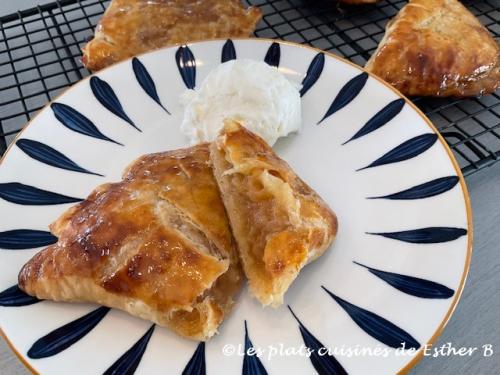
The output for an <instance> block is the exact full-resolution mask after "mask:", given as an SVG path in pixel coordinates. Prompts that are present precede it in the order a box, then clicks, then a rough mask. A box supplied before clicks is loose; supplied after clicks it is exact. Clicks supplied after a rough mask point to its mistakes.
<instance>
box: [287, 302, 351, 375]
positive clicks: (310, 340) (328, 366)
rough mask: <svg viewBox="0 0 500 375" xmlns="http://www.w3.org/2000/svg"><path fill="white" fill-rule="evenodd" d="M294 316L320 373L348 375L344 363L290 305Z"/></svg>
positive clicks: (312, 360) (315, 366)
mask: <svg viewBox="0 0 500 375" xmlns="http://www.w3.org/2000/svg"><path fill="white" fill-rule="evenodd" d="M288 309H289V310H290V312H291V313H292V315H293V317H294V318H295V319H296V320H297V323H299V329H300V334H301V335H302V339H303V340H304V344H305V345H306V347H307V348H309V350H310V351H311V356H310V357H309V359H310V360H311V362H312V365H313V366H314V368H315V369H316V371H317V372H318V374H319V375H347V371H346V370H344V368H343V367H342V365H341V364H340V363H339V361H337V360H336V359H335V357H334V356H333V355H332V354H330V353H328V348H326V347H325V346H324V345H323V344H322V343H321V342H320V341H319V340H318V339H317V338H316V337H314V336H313V335H312V333H311V332H309V330H308V329H307V328H306V327H305V326H304V325H303V324H302V322H301V321H300V320H299V318H297V315H295V313H294V312H293V310H292V308H291V307H290V306H288Z"/></svg>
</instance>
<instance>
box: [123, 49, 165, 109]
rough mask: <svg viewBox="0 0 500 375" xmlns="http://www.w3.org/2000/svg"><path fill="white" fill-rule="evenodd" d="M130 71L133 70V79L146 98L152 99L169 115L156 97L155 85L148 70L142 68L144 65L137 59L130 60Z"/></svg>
mask: <svg viewBox="0 0 500 375" xmlns="http://www.w3.org/2000/svg"><path fill="white" fill-rule="evenodd" d="M132 69H133V70H134V74H135V78H136V79H137V82H139V85H140V86H141V87H142V89H143V90H144V92H146V94H148V96H149V97H150V98H151V99H153V100H154V101H155V102H156V103H157V104H158V105H159V106H160V107H161V108H163V110H164V111H165V112H167V113H168V114H170V112H169V111H168V110H167V109H166V108H165V107H164V106H163V104H162V103H161V100H160V97H159V96H158V92H157V91H156V85H155V83H154V81H153V78H151V75H150V74H149V72H148V70H147V69H146V67H145V66H144V64H143V63H142V62H141V60H139V59H138V58H137V57H134V58H133V59H132Z"/></svg>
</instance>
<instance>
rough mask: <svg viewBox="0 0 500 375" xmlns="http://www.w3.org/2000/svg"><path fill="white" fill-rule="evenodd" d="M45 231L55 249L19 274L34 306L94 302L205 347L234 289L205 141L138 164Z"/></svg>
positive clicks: (237, 276) (232, 258)
mask: <svg viewBox="0 0 500 375" xmlns="http://www.w3.org/2000/svg"><path fill="white" fill-rule="evenodd" d="M50 228H51V231H52V233H54V234H55V235H56V236H57V237H58V242H57V243H56V244H54V245H52V246H49V247H48V248H46V249H45V250H43V251H41V252H40V253H38V254H37V255H35V256H34V257H33V258H32V259H31V260H30V261H29V262H28V263H27V264H26V265H25V266H24V267H23V269H22V270H21V272H20V274H19V285H20V287H21V289H23V290H24V291H25V292H27V293H28V294H30V295H33V296H36V297H38V298H40V299H51V300H56V301H70V302H79V301H87V302H96V303H99V304H102V305H105V306H109V307H113V308H118V309H121V310H125V311H127V312H129V313H130V314H132V315H135V316H138V317H141V318H144V319H148V320H151V321H153V322H156V323H157V324H159V325H162V326H167V327H169V328H170V329H172V330H173V331H175V332H176V333H178V334H179V335H182V336H185V337H188V338H191V339H196V340H206V339H208V338H209V337H211V336H212V335H213V334H214V333H216V331H217V327H218V326H219V325H220V323H221V322H222V320H223V319H224V316H225V315H226V314H227V313H228V312H229V311H230V309H231V306H232V304H233V297H234V296H235V294H236V293H237V292H238V290H239V289H240V285H241V281H242V277H243V275H242V272H241V269H240V267H239V263H238V256H237V254H236V252H235V247H234V246H233V239H232V235H231V232H230V228H229V222H228V220H227V217H226V213H225V210H224V206H223V204H222V201H221V199H220V194H219V191H218V188H217V185H216V182H215V180H214V178H213V174H212V171H211V168H210V166H209V150H208V145H206V144H204V145H200V146H196V147H193V148H189V149H183V150H177V151H171V152H165V153H159V154H151V155H146V156H143V157H141V158H140V159H138V160H137V161H136V162H134V163H133V164H132V165H131V166H130V167H129V168H128V170H126V171H125V173H124V176H123V180H122V181H121V182H119V183H113V184H105V185H102V186H100V187H98V188H97V189H95V190H94V191H93V192H92V193H91V194H90V196H89V197H88V198H87V199H86V200H85V201H83V202H81V203H80V204H78V205H76V206H74V207H72V208H70V209H69V210H67V211H66V212H65V213H64V214H63V215H62V216H61V217H60V218H59V219H58V220H57V221H56V222H54V223H53V224H52V225H51V227H50Z"/></svg>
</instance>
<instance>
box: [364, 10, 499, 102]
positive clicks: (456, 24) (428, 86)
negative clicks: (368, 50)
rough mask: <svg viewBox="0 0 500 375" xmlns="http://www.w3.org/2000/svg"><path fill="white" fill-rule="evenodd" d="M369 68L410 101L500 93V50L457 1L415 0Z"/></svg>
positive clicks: (391, 29)
mask: <svg viewBox="0 0 500 375" xmlns="http://www.w3.org/2000/svg"><path fill="white" fill-rule="evenodd" d="M365 67H366V69H367V70H368V71H370V72H372V73H375V74H376V75H378V76H379V77H381V78H382V79H384V80H385V81H387V82H388V83H390V84H391V85H393V86H394V87H396V88H397V89H398V90H399V91H401V92H402V93H403V94H406V95H422V96H456V97H464V96H476V95H482V94H488V93H492V92H494V91H495V90H496V89H497V88H499V87H500V47H499V45H498V43H497V42H496V41H495V40H494V39H493V38H492V36H491V35H490V33H489V32H488V30H487V29H486V28H485V27H484V26H483V25H481V23H480V22H479V20H478V19H477V18H476V17H474V15H472V14H471V13H470V12H469V11H468V10H467V9H466V8H465V7H464V6H463V5H462V4H461V3H460V2H458V1H457V0H411V1H410V2H409V4H407V5H406V6H405V7H404V8H403V9H401V11H400V12H399V13H398V14H397V16H396V17H395V18H394V19H392V20H391V21H390V22H389V23H388V25H387V28H386V32H385V36H384V38H383V39H382V41H381V42H380V44H379V46H378V49H377V50H376V51H375V52H374V54H373V55H372V57H371V58H370V60H369V61H368V62H367V64H366V66H365Z"/></svg>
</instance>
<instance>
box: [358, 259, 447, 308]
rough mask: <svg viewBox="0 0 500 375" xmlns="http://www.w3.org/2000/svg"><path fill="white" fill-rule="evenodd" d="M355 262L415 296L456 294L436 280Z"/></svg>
mask: <svg viewBox="0 0 500 375" xmlns="http://www.w3.org/2000/svg"><path fill="white" fill-rule="evenodd" d="M353 263H355V264H357V265H359V266H361V267H364V268H366V269H367V270H368V271H370V272H371V273H372V274H374V275H375V276H377V277H378V278H380V279H382V280H384V281H385V282H386V283H387V284H389V285H391V286H393V287H394V288H396V289H398V290H400V291H401V292H403V293H406V294H410V295H412V296H415V297H420V298H432V299H447V298H450V297H452V296H453V294H455V292H454V291H453V289H450V288H448V287H447V286H444V285H442V284H439V283H436V282H434V281H430V280H425V279H420V278H418V277H413V276H406V275H400V274H398V273H392V272H386V271H381V270H376V269H374V268H371V267H368V266H365V265H364V264H361V263H358V262H355V261H353Z"/></svg>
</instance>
